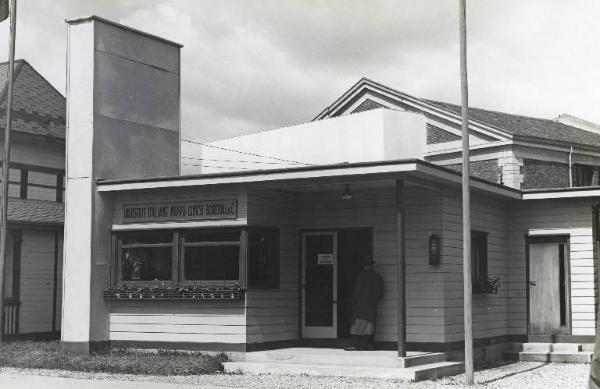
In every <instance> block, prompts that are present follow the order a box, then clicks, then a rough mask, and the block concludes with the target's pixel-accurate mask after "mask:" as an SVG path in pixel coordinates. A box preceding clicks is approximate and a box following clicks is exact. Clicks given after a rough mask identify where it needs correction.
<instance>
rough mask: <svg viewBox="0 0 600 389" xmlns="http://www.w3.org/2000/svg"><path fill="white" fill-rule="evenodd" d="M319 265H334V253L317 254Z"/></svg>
mask: <svg viewBox="0 0 600 389" xmlns="http://www.w3.org/2000/svg"><path fill="white" fill-rule="evenodd" d="M317 264H318V265H333V254H317Z"/></svg>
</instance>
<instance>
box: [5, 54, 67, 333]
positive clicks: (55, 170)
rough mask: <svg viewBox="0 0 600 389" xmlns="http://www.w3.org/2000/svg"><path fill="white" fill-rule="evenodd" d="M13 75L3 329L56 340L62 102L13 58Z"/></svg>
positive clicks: (59, 293) (61, 207) (42, 80)
mask: <svg viewBox="0 0 600 389" xmlns="http://www.w3.org/2000/svg"><path fill="white" fill-rule="evenodd" d="M6 70H7V63H2V64H0V76H1V77H3V78H2V79H0V85H3V89H2V91H1V92H0V102H1V103H0V123H5V121H6V116H5V113H6V73H7V72H6ZM14 74H15V81H14V92H13V121H12V127H11V128H12V133H11V155H10V172H9V179H10V182H9V199H8V232H9V233H8V234H7V236H8V243H7V256H6V265H5V266H6V267H5V279H4V304H3V310H2V313H3V315H2V318H3V319H2V330H3V334H4V336H6V337H7V338H10V337H21V338H24V337H27V338H36V337H48V336H53V337H58V334H59V331H60V321H61V301H62V287H61V278H62V276H61V274H62V260H61V259H62V237H63V221H64V205H63V204H64V203H63V199H64V186H65V185H64V176H65V120H66V119H65V98H64V97H63V96H62V95H61V94H60V92H58V91H57V90H56V89H54V87H52V85H51V84H50V83H49V82H48V81H47V80H46V79H45V78H44V77H43V76H42V75H40V74H39V73H38V72H37V71H36V70H35V69H34V68H33V67H32V66H31V65H30V64H29V63H28V62H27V61H25V60H17V61H15V73H14ZM2 126H4V124H2ZM3 135H4V130H2V136H3Z"/></svg>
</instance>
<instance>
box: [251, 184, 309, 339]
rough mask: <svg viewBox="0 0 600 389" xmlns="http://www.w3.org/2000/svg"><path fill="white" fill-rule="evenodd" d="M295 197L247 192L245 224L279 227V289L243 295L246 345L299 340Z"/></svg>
mask: <svg viewBox="0 0 600 389" xmlns="http://www.w3.org/2000/svg"><path fill="white" fill-rule="evenodd" d="M297 200H298V196H297V195H294V194H291V193H288V192H282V191H271V190H261V191H251V192H249V193H248V224H249V225H257V226H272V227H277V228H279V239H280V242H279V247H280V259H279V260H280V279H279V289H255V288H254V289H253V288H250V289H249V290H248V293H247V295H246V321H247V326H248V332H247V342H248V343H261V342H269V341H277V340H288V339H297V338H298V277H299V273H298V271H299V262H298V261H299V251H298V250H299V246H298V242H299V241H298V239H299V238H298V227H297V225H298V219H297V218H298V209H297Z"/></svg>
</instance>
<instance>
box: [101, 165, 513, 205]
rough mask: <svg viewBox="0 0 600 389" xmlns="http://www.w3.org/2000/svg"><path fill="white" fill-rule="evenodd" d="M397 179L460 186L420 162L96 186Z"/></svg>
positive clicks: (492, 187) (480, 185)
mask: <svg viewBox="0 0 600 389" xmlns="http://www.w3.org/2000/svg"><path fill="white" fill-rule="evenodd" d="M400 178H404V179H407V180H414V181H428V182H431V183H432V184H434V183H439V184H449V185H460V184H461V174H460V173H458V172H456V171H453V170H450V169H447V168H444V167H441V166H437V165H434V164H432V163H429V162H425V161H422V160H419V159H409V160H393V161H378V162H362V163H351V164H350V163H346V164H335V165H318V166H309V167H300V168H286V169H273V170H256V171H244V172H232V173H219V174H203V175H189V176H174V177H153V178H140V179H133V180H98V181H97V186H98V191H99V192H120V191H135V190H148V189H168V188H184V187H201V186H213V185H232V184H241V185H257V184H259V185H260V184H262V185H264V184H267V183H271V184H275V185H278V186H279V185H281V186H284V184H293V183H299V182H306V183H312V182H316V183H319V182H323V181H327V182H331V181H337V180H339V181H340V182H341V181H344V182H345V181H347V180H357V181H361V180H382V179H390V180H395V179H400ZM471 188H472V189H473V190H475V191H479V192H486V193H488V194H490V195H494V196H499V197H504V198H507V199H521V192H520V191H518V190H516V189H512V188H509V187H506V186H502V185H498V184H494V183H491V182H488V181H485V180H481V179H478V178H475V177H472V178H471Z"/></svg>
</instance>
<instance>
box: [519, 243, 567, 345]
mask: <svg viewBox="0 0 600 389" xmlns="http://www.w3.org/2000/svg"><path fill="white" fill-rule="evenodd" d="M570 238H571V236H570V235H566V234H557V235H525V286H526V287H525V291H526V304H527V335H528V336H529V335H530V332H529V328H530V322H531V310H530V305H529V304H530V296H529V294H530V293H529V291H530V288H529V282H530V279H529V278H530V274H529V265H530V258H529V245H530V244H537V243H559V244H560V243H562V244H564V245H565V247H564V250H565V252H564V259H563V260H564V261H565V284H566V287H565V313H566V318H565V326H561V333H560V335H571V334H572V317H573V316H572V312H571V263H570V262H571V257H570V252H571V248H570V246H571V240H570ZM534 335H537V334H534ZM548 335H549V336H551V335H550V334H548Z"/></svg>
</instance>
